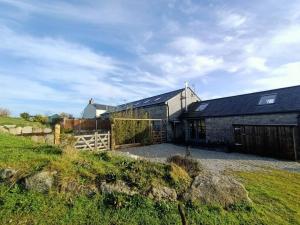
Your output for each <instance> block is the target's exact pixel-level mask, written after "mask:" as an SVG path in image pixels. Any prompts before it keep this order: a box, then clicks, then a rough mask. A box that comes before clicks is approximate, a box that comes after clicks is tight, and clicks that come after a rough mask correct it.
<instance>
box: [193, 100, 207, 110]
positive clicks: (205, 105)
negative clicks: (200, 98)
mask: <svg viewBox="0 0 300 225" xmlns="http://www.w3.org/2000/svg"><path fill="white" fill-rule="evenodd" d="M208 105H209V103H208V102H204V103H200V105H199V106H198V107H197V108H196V110H195V111H196V112H202V111H204V110H205V109H206V108H207V107H208ZM201 106H203V107H204V108H202V109H200V107H201Z"/></svg>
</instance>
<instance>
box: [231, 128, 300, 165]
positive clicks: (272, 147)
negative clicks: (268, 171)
mask: <svg viewBox="0 0 300 225" xmlns="http://www.w3.org/2000/svg"><path fill="white" fill-rule="evenodd" d="M233 129H234V137H235V148H236V150H237V151H238V152H242V153H249V154H256V155H261V156H268V157H274V158H280V159H289V160H297V158H298V153H299V146H298V143H299V133H298V128H297V126H295V125H241V124H237V125H233Z"/></svg>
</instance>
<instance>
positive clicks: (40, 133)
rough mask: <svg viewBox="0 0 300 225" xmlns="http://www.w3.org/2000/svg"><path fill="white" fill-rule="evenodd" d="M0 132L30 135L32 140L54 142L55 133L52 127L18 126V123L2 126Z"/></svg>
mask: <svg viewBox="0 0 300 225" xmlns="http://www.w3.org/2000/svg"><path fill="white" fill-rule="evenodd" d="M0 132H3V133H9V134H12V135H17V136H27V137H30V138H31V140H32V141H35V142H39V143H47V144H54V133H53V130H52V129H51V128H38V127H31V126H26V127H17V126H16V125H3V126H0Z"/></svg>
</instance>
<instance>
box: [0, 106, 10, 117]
mask: <svg viewBox="0 0 300 225" xmlns="http://www.w3.org/2000/svg"><path fill="white" fill-rule="evenodd" d="M9 115H10V111H9V110H8V109H6V108H0V116H9Z"/></svg>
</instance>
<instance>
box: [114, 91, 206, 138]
mask: <svg viewBox="0 0 300 225" xmlns="http://www.w3.org/2000/svg"><path fill="white" fill-rule="evenodd" d="M198 101H200V98H199V97H198V96H197V95H196V94H195V92H194V91H193V90H192V89H191V88H189V87H187V88H182V89H179V90H175V91H171V92H168V93H164V94H160V95H156V96H152V97H149V98H144V99H141V100H138V101H134V102H129V103H126V104H123V105H120V106H117V109H116V110H117V111H124V110H126V109H131V108H132V109H136V110H143V111H145V112H147V113H148V114H149V118H151V119H163V120H165V121H166V123H167V124H166V125H167V126H166V127H167V140H168V141H173V140H178V139H183V141H184V133H183V127H182V123H181V122H180V120H179V118H180V116H181V114H182V113H183V112H185V111H186V108H188V106H189V105H190V104H192V103H195V102H198Z"/></svg>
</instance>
